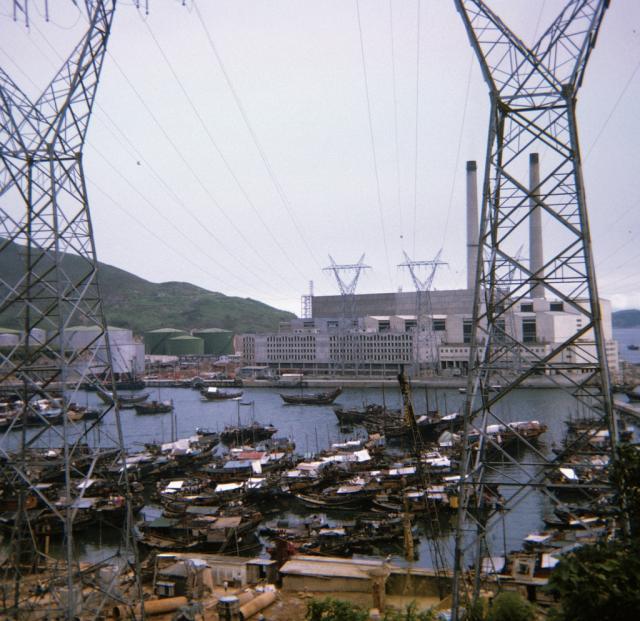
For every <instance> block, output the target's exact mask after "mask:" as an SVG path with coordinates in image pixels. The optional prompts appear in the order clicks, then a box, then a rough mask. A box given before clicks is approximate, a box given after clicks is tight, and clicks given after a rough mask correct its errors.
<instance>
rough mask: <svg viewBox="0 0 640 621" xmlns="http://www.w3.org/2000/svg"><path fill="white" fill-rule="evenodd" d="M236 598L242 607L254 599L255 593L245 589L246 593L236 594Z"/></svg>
mask: <svg viewBox="0 0 640 621" xmlns="http://www.w3.org/2000/svg"><path fill="white" fill-rule="evenodd" d="M236 597H237V598H238V603H239V604H240V606H244V605H245V604H248V603H249V602H250V601H251V600H252V599H254V598H255V597H256V592H255V591H254V590H253V589H247V590H246V591H242V593H238V594H237V595H236Z"/></svg>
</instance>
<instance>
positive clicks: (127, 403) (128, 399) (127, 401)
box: [96, 388, 149, 409]
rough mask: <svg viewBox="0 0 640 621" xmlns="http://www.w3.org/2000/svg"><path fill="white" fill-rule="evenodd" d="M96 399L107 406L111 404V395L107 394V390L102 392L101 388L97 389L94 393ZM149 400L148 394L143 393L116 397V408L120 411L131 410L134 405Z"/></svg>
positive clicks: (110, 393)
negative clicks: (96, 396)
mask: <svg viewBox="0 0 640 621" xmlns="http://www.w3.org/2000/svg"><path fill="white" fill-rule="evenodd" d="M96 393H97V395H98V397H99V398H100V400H101V401H102V402H103V403H106V404H107V405H111V404H112V403H113V401H114V400H113V393H112V392H109V391H108V390H102V389H101V388H98V390H97V391H96ZM148 398H149V393H148V392H143V393H140V394H137V395H127V396H125V395H120V394H119V395H118V407H119V408H120V409H126V408H133V406H134V405H137V404H139V403H143V402H144V401H146V400H147V399H148Z"/></svg>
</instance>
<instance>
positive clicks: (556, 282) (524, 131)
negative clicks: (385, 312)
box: [454, 0, 617, 619]
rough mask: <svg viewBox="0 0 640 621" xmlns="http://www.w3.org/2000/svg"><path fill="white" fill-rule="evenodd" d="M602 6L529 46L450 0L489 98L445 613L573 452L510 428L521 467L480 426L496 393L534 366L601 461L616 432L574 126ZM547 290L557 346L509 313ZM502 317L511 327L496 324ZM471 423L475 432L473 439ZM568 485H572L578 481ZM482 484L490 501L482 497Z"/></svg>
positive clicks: (494, 406)
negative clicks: (555, 317)
mask: <svg viewBox="0 0 640 621" xmlns="http://www.w3.org/2000/svg"><path fill="white" fill-rule="evenodd" d="M608 4H609V3H608V1H607V0H569V1H568V2H566V4H565V6H564V8H563V9H562V11H561V12H560V13H559V15H558V16H557V18H556V19H555V20H554V21H553V23H552V24H551V25H550V27H549V28H548V29H547V30H546V32H544V34H543V35H542V36H541V37H540V39H539V40H538V41H537V42H536V43H535V44H534V45H533V46H532V47H527V46H526V45H525V43H523V41H522V40H521V39H520V38H518V37H517V36H516V35H515V34H514V33H513V32H511V30H509V28H508V27H507V26H506V25H505V24H504V23H503V22H502V20H501V19H500V18H499V17H498V16H497V15H496V14H495V13H493V12H492V11H491V10H490V9H489V7H488V6H487V3H486V2H485V1H483V0H456V6H457V9H458V11H459V13H460V15H461V17H462V20H463V22H464V25H465V28H466V30H467V33H468V36H469V39H470V41H471V45H472V47H473V49H474V51H475V52H476V55H477V56H478V59H479V61H480V65H481V68H482V72H483V74H484V78H485V81H486V82H487V84H488V85H489V89H490V102H491V108H490V121H489V136H488V148H487V159H486V166H485V180H484V186H483V188H484V192H483V208H482V217H481V226H480V239H479V253H478V263H477V272H476V275H477V277H476V289H475V300H474V309H473V330H472V334H471V356H470V370H471V372H470V376H469V382H468V389H467V395H468V397H467V402H466V409H465V434H464V452H463V457H462V461H461V477H462V478H461V482H462V483H461V499H460V505H459V507H460V508H459V516H458V527H457V532H456V550H455V560H454V611H455V612H454V618H456V619H457V618H458V616H457V614H458V606H459V603H460V600H459V597H461V596H462V592H463V590H464V589H463V587H464V582H465V581H464V575H465V574H464V570H465V569H466V567H467V566H469V565H475V572H474V574H473V575H474V588H473V594H474V596H477V593H478V589H479V585H480V570H481V568H482V564H481V558H482V557H483V556H484V557H486V558H489V557H490V556H491V553H490V552H489V551H488V544H489V542H490V533H491V532H492V530H493V529H495V528H496V527H497V526H498V525H501V524H502V523H503V519H506V520H507V521H508V520H509V519H510V516H511V515H513V513H512V511H514V510H516V509H517V508H518V507H519V506H520V505H521V503H522V501H523V500H524V498H525V497H527V496H528V495H529V494H531V493H537V494H540V497H539V500H540V505H542V503H543V502H544V503H547V504H550V505H551V506H553V507H557V506H558V500H557V498H555V496H554V495H553V494H552V493H551V492H550V491H549V490H548V488H546V487H545V486H544V484H543V480H544V476H545V473H546V472H548V471H549V470H550V469H551V470H552V469H557V468H558V467H559V466H562V465H566V464H567V458H568V454H569V452H570V449H571V447H566V448H565V450H563V451H561V452H560V453H559V454H558V455H554V454H552V453H551V452H550V451H548V450H545V449H542V448H538V447H536V446H534V445H532V444H531V443H530V442H528V441H527V440H526V439H524V438H523V437H522V436H521V435H520V434H518V435H519V436H520V438H519V440H520V442H521V444H522V445H524V446H525V447H526V455H527V459H526V464H525V463H520V462H519V461H518V460H517V459H515V458H514V457H513V456H512V455H510V454H509V453H507V452H506V451H504V450H503V449H502V448H501V446H499V445H498V444H497V443H496V442H495V440H494V439H493V438H492V436H491V435H490V434H489V433H488V426H489V425H492V424H493V425H495V424H504V423H505V422H506V421H505V418H506V416H505V409H504V407H503V406H504V404H505V402H504V401H503V400H504V399H505V397H507V396H508V395H510V394H511V393H512V391H513V390H514V389H516V388H518V387H520V386H522V384H523V382H524V381H525V380H527V379H528V378H531V377H532V376H542V375H544V376H545V377H546V379H547V381H549V382H550V383H553V384H554V385H557V386H558V387H560V388H563V389H564V390H565V391H567V393H568V394H570V395H571V396H572V398H573V400H574V401H573V406H572V407H573V408H574V410H575V409H579V411H581V412H584V413H588V414H589V415H590V416H592V417H597V420H598V421H601V423H600V424H601V425H602V428H603V429H608V431H609V434H610V438H611V441H610V445H611V457H613V454H614V446H615V444H616V442H617V424H616V417H615V413H614V411H613V407H612V399H611V390H610V380H609V371H608V367H607V358H606V351H605V341H604V335H603V330H602V323H601V311H600V306H599V299H598V292H597V287H596V279H595V271H594V263H593V256H592V251H591V238H590V234H589V225H588V220H587V212H586V205H585V193H584V186H583V178H582V166H581V159H580V150H579V145H578V134H577V125H576V95H577V93H578V90H579V87H580V85H581V83H582V80H583V77H584V72H585V68H586V65H587V61H588V59H589V56H590V54H591V52H592V50H593V48H594V45H595V42H596V37H597V34H598V30H599V28H600V25H601V22H602V19H603V15H604V12H605V10H606V8H607V6H608ZM531 151H539V152H540V154H541V155H542V158H543V161H544V169H545V171H547V172H545V174H543V175H541V176H540V174H539V160H538V157H537V155H535V154H534V155H531V154H530V152H531ZM529 160H530V161H529ZM529 164H531V167H530V170H532V171H535V172H532V174H531V176H529V174H528V170H529V166H528V165H529ZM543 219H544V220H543ZM543 222H544V227H543ZM528 230H531V231H537V233H535V234H533V235H532V241H531V242H530V246H529V255H530V257H529V258H530V260H529V261H528V262H524V261H523V260H522V259H521V258H520V257H519V255H518V252H517V248H518V246H519V245H520V244H521V243H522V239H526V237H527V231H528ZM543 230H544V239H545V246H546V247H545V254H546V256H545V257H544V258H543V257H542V231H543ZM545 296H546V298H548V299H549V300H554V303H555V304H556V306H555V309H556V310H564V311H566V312H570V313H573V315H572V316H573V317H574V318H575V321H573V322H571V326H570V327H567V329H566V330H565V332H564V334H563V336H562V337H561V338H560V339H559V340H560V342H553V343H551V344H548V343H547V344H544V343H541V342H540V340H539V339H538V338H537V337H536V332H535V330H536V328H535V321H534V323H533V330H532V329H531V328H532V324H531V323H530V322H529V324H528V325H527V326H525V325H524V321H525V320H524V319H522V317H521V315H518V314H517V313H520V312H522V311H524V309H525V308H526V309H527V310H529V309H530V308H531V305H532V304H534V305H535V303H536V300H541V299H542V298H543V297H545ZM523 302H524V303H525V305H526V306H524V307H523ZM514 317H515V324H516V329H515V330H513V331H512V330H510V329H508V328H507V326H509V325H510V324H513V323H514ZM516 359H518V360H520V361H521V362H520V367H518V368H514V365H513V364H512V363H513V361H514V360H516ZM496 385H497V391H496V392H490V391H489V388H490V387H492V388H495V387H496ZM563 414H564V412H563V413H560V412H559V413H558V416H559V417H560V416H562V415H563ZM472 426H473V427H474V428H475V429H476V430H478V432H479V436H480V440H479V442H478V443H477V444H475V446H473V447H472V446H471V445H470V442H469V440H468V432H469V431H471V429H472ZM495 462H499V463H501V464H503V465H504V464H505V463H507V464H508V465H509V473H508V478H507V475H503V476H501V475H500V474H499V473H498V474H497V473H496V469H495V468H494V465H495ZM489 482H491V485H488V484H489ZM568 485H569V486H571V485H572V484H571V483H568ZM536 490H537V491H536ZM575 491H576V492H577V493H580V485H579V484H575ZM491 493H497V494H498V495H499V496H501V497H502V498H500V502H495V503H490V502H489V500H488V496H489V495H490V494H491ZM505 516H506V517H505Z"/></svg>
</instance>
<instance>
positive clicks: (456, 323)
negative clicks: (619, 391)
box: [237, 290, 618, 376]
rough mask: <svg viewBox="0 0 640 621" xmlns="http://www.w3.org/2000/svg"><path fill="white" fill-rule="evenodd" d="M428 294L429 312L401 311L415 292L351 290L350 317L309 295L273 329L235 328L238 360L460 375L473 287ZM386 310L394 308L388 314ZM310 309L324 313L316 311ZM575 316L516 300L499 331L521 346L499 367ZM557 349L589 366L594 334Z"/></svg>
mask: <svg viewBox="0 0 640 621" xmlns="http://www.w3.org/2000/svg"><path fill="white" fill-rule="evenodd" d="M430 297H431V300H430V310H431V312H430V314H429V315H427V316H421V317H418V316H417V315H416V314H410V313H407V311H408V310H409V309H410V308H414V309H415V308H416V294H415V293H382V294H366V295H357V296H355V298H356V300H355V304H356V308H357V309H359V312H364V311H370V312H371V314H363V315H361V316H359V317H358V318H356V319H345V318H340V317H338V315H339V313H340V309H341V308H342V304H343V303H342V300H341V298H340V296H325V297H314V298H313V312H314V318H312V319H294V320H292V321H290V322H286V323H282V324H281V325H280V329H279V331H278V332H271V333H266V334H244V335H241V336H240V337H239V339H238V341H237V342H238V345H239V349H240V353H241V356H242V362H243V364H246V365H263V366H269V367H271V368H273V369H275V370H277V371H278V372H281V373H282V372H296V371H297V372H306V373H309V374H314V375H330V376H331V375H346V376H384V375H391V374H393V373H397V372H398V371H399V369H400V367H401V366H404V367H406V368H407V369H408V370H409V372H410V373H411V374H412V375H414V376H417V375H425V374H427V375H428V374H440V375H464V374H466V372H467V369H468V364H469V353H470V352H469V343H470V341H471V334H472V313H471V305H472V292H470V291H468V290H457V291H456V290H453V291H435V292H432V293H431V296H430ZM601 308H602V315H603V327H604V335H605V340H606V351H607V360H608V363H609V367H610V369H611V371H612V373H613V374H614V375H615V374H617V370H618V347H617V343H616V342H615V341H614V340H613V336H612V327H611V310H610V306H609V303H608V302H607V301H606V300H602V301H601ZM385 310H386V311H387V313H386V314H385V313H384V311H385ZM389 310H399V311H401V312H400V313H398V314H389V313H388V311H389ZM316 312H320V313H322V315H325V314H326V315H328V316H316ZM581 322H582V315H581V313H579V312H578V311H577V310H576V309H573V308H564V306H563V304H562V303H561V302H554V301H549V300H546V299H544V298H540V299H528V300H523V301H521V302H520V303H519V304H518V305H517V306H516V307H515V308H514V310H513V312H512V313H511V314H510V315H509V318H508V319H507V320H506V322H505V325H504V326H503V331H504V338H505V339H508V338H509V336H512V337H514V339H515V340H517V341H519V342H521V343H523V344H525V346H526V348H525V347H521V348H519V349H516V350H512V351H509V352H508V353H505V357H504V364H505V367H512V368H517V367H518V366H519V365H520V364H522V365H523V366H524V365H526V364H528V363H529V362H530V360H532V359H535V358H541V357H544V356H547V355H549V354H551V353H552V352H553V350H554V349H555V345H556V344H558V343H561V342H563V341H564V340H565V339H566V338H567V337H568V336H569V335H571V334H573V333H575V331H576V329H579V328H580V324H581ZM499 345H500V343H499V340H498V341H497V342H496V346H499ZM562 355H563V356H564V357H565V359H563V360H559V359H554V360H553V361H554V362H555V363H558V362H559V363H562V362H566V363H568V364H571V365H577V366H578V367H579V366H580V365H581V364H584V366H585V368H586V367H588V366H589V365H590V364H591V363H592V362H593V360H594V359H595V355H596V350H595V343H594V340H593V335H591V334H589V333H586V334H585V335H584V338H583V339H582V340H581V341H580V342H579V344H578V345H576V347H574V348H572V349H569V350H565V351H564V353H563V354H562Z"/></svg>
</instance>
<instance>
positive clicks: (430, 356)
mask: <svg viewBox="0 0 640 621" xmlns="http://www.w3.org/2000/svg"><path fill="white" fill-rule="evenodd" d="M441 254H442V250H440V251H438V254H436V256H435V257H434V258H433V259H432V260H431V261H414V260H413V259H411V257H410V256H409V255H408V254H407V253H406V252H404V258H405V261H404V263H400V264H399V265H398V267H404V268H406V269H407V270H409V274H411V280H413V285H414V287H415V289H416V343H415V346H414V347H415V349H414V352H415V353H414V355H415V372H416V374H419V373H420V364H421V362H420V361H421V360H426V361H428V362H427V364H428V365H429V366H431V368H432V369H434V370H435V369H436V368H437V363H438V355H437V351H438V344H437V343H436V340H435V332H434V329H433V327H434V326H433V316H432V315H433V313H432V310H431V290H432V287H433V280H434V278H435V276H436V271H437V270H438V268H439V267H440V266H441V265H447V263H446V262H445V261H441V260H440V255H441Z"/></svg>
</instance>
